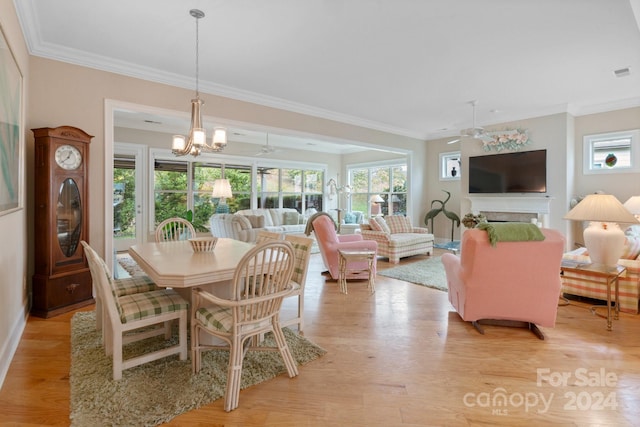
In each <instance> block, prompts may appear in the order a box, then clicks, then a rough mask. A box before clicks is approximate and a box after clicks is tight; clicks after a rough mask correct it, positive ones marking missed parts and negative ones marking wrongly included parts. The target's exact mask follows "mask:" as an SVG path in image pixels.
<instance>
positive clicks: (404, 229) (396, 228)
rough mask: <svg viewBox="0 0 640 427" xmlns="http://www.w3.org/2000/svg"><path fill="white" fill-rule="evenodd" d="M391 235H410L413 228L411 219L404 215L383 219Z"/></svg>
mask: <svg viewBox="0 0 640 427" xmlns="http://www.w3.org/2000/svg"><path fill="white" fill-rule="evenodd" d="M385 220H386V222H387V225H389V229H390V230H391V234H395V233H411V232H412V231H413V226H412V225H411V219H410V218H408V217H406V216H404V215H391V216H388V217H386V218H385Z"/></svg>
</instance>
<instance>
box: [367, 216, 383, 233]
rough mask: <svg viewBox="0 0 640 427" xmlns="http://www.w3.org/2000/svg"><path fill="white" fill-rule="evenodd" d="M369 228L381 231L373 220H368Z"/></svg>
mask: <svg viewBox="0 0 640 427" xmlns="http://www.w3.org/2000/svg"><path fill="white" fill-rule="evenodd" d="M369 226H370V227H371V229H372V230H374V231H382V227H380V224H378V222H377V221H376V219H375V218H371V219H370V220H369Z"/></svg>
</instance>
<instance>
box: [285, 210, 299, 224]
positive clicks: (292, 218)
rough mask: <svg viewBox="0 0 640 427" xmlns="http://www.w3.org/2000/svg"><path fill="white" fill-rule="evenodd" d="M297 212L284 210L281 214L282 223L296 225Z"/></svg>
mask: <svg viewBox="0 0 640 427" xmlns="http://www.w3.org/2000/svg"><path fill="white" fill-rule="evenodd" d="M298 216H299V214H298V212H285V213H284V214H283V215H282V223H283V225H296V224H297V223H298Z"/></svg>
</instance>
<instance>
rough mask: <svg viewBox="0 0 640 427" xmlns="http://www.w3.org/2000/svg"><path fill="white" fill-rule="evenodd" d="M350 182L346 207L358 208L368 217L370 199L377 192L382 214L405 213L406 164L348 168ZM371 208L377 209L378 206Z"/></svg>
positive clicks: (355, 209)
mask: <svg viewBox="0 0 640 427" xmlns="http://www.w3.org/2000/svg"><path fill="white" fill-rule="evenodd" d="M349 185H350V186H351V195H350V197H349V202H348V203H349V206H348V209H349V210H352V211H360V212H363V213H365V214H367V215H369V216H371V214H372V212H371V208H372V204H373V203H374V202H371V198H372V197H375V196H378V195H379V196H381V197H382V199H383V200H384V202H381V203H379V205H380V206H379V207H380V208H381V209H380V211H381V213H382V214H383V215H406V212H407V165H406V164H405V163H402V164H395V165H383V166H370V167H353V168H350V169H349ZM376 205H377V203H376ZM373 207H374V210H375V212H377V211H378V206H373ZM375 212H374V213H375Z"/></svg>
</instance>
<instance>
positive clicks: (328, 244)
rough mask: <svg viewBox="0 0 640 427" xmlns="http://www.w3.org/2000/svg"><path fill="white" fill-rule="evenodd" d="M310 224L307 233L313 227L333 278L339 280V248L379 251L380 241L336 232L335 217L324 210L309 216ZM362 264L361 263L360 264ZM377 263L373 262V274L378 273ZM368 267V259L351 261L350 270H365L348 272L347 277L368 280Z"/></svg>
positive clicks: (323, 258)
mask: <svg viewBox="0 0 640 427" xmlns="http://www.w3.org/2000/svg"><path fill="white" fill-rule="evenodd" d="M309 223H310V224H309V226H308V227H307V232H306V233H307V234H310V232H311V231H310V230H311V229H312V230H313V232H314V233H315V236H316V241H317V242H318V247H319V248H320V253H321V254H322V261H324V266H325V267H326V269H327V270H329V273H331V278H333V279H334V280H338V276H339V272H340V265H339V261H338V249H353V250H370V251H376V255H377V253H378V243H376V241H375V240H363V238H362V235H360V234H344V235H338V234H337V232H336V223H335V222H333V219H332V218H331V217H330V216H329V215H328V214H326V213H324V212H318V213H317V214H315V215H314V216H312V217H311V218H309ZM360 264H361V265H360ZM376 265H377V263H376V262H375V261H374V263H373V274H374V277H375V274H376ZM366 269H368V265H367V262H366V261H361V262H353V263H349V265H348V270H363V271H362V272H360V271H354V272H349V273H347V277H346V278H347V279H361V280H368V277H369V274H368V272H365V271H364V270H366Z"/></svg>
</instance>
